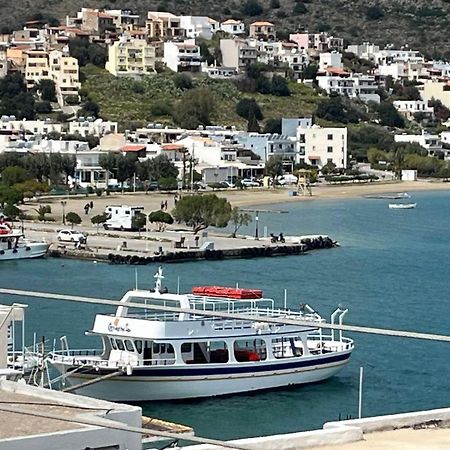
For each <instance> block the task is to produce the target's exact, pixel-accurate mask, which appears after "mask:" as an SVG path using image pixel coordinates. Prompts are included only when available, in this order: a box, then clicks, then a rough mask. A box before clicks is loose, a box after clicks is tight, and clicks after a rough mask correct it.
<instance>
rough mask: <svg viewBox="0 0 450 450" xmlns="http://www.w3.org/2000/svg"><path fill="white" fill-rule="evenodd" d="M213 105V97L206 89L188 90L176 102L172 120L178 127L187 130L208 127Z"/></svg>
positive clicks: (213, 108)
mask: <svg viewBox="0 0 450 450" xmlns="http://www.w3.org/2000/svg"><path fill="white" fill-rule="evenodd" d="M215 105H216V103H215V100H214V95H213V93H212V92H211V90H210V89H208V88H207V87H198V88H194V89H190V90H188V91H186V92H185V93H184V94H183V96H182V97H181V99H180V101H179V102H178V104H177V106H176V108H175V111H174V115H173V119H174V120H175V122H176V123H177V124H178V125H179V126H181V127H183V128H188V129H196V128H198V126H199V125H203V126H206V125H210V124H211V116H212V113H213V112H214V110H215Z"/></svg>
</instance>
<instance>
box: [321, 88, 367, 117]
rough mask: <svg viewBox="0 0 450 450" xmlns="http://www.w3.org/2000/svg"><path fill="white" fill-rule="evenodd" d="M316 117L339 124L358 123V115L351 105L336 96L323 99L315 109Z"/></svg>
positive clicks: (332, 95)
mask: <svg viewBox="0 0 450 450" xmlns="http://www.w3.org/2000/svg"><path fill="white" fill-rule="evenodd" d="M316 114H317V117H320V118H321V119H325V120H330V121H332V122H341V123H349V122H350V123H358V122H359V119H360V113H359V112H358V111H356V110H355V109H354V108H353V107H352V105H351V103H350V102H349V101H348V100H347V101H346V102H344V101H343V99H342V98H341V96H339V95H338V94H331V95H330V97H329V98H325V99H323V100H322V101H321V102H320V103H319V106H318V107H317V112H316Z"/></svg>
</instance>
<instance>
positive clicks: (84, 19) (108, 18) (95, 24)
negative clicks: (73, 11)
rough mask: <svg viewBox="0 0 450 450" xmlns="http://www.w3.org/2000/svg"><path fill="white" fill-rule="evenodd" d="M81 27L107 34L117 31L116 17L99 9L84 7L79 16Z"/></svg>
mask: <svg viewBox="0 0 450 450" xmlns="http://www.w3.org/2000/svg"><path fill="white" fill-rule="evenodd" d="M77 18H78V20H79V21H80V22H81V23H80V28H81V30H83V31H87V32H89V33H91V34H94V35H98V36H105V35H106V34H107V33H108V32H110V33H112V32H115V31H116V25H115V23H114V21H115V17H113V16H112V15H110V14H107V13H105V12H102V11H99V10H98V9H90V8H82V9H81V11H80V12H79V13H78V16H77Z"/></svg>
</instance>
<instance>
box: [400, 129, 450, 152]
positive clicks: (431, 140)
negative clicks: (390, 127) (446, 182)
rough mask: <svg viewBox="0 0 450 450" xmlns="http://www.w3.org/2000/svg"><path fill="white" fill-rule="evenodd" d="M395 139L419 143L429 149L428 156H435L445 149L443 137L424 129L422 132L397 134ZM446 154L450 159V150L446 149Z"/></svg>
mask: <svg viewBox="0 0 450 450" xmlns="http://www.w3.org/2000/svg"><path fill="white" fill-rule="evenodd" d="M394 141H395V142H408V143H410V144H419V145H420V146H421V147H423V148H424V149H425V150H427V151H428V156H435V155H437V154H439V153H441V152H442V151H443V149H442V142H441V137H440V136H439V135H438V134H429V133H427V132H426V131H422V133H421V134H396V135H395V136H394ZM444 156H445V158H446V159H448V158H449V157H450V150H448V151H446V152H445V154H444Z"/></svg>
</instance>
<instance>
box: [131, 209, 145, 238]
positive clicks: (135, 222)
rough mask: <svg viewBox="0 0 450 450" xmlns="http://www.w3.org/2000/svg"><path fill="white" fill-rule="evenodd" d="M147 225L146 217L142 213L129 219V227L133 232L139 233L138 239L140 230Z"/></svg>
mask: <svg viewBox="0 0 450 450" xmlns="http://www.w3.org/2000/svg"><path fill="white" fill-rule="evenodd" d="M146 223H147V216H146V215H145V214H142V213H137V214H135V215H134V217H133V219H131V227H132V228H133V229H134V230H138V231H139V237H140V236H141V230H142V228H144V227H145V224H146Z"/></svg>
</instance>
